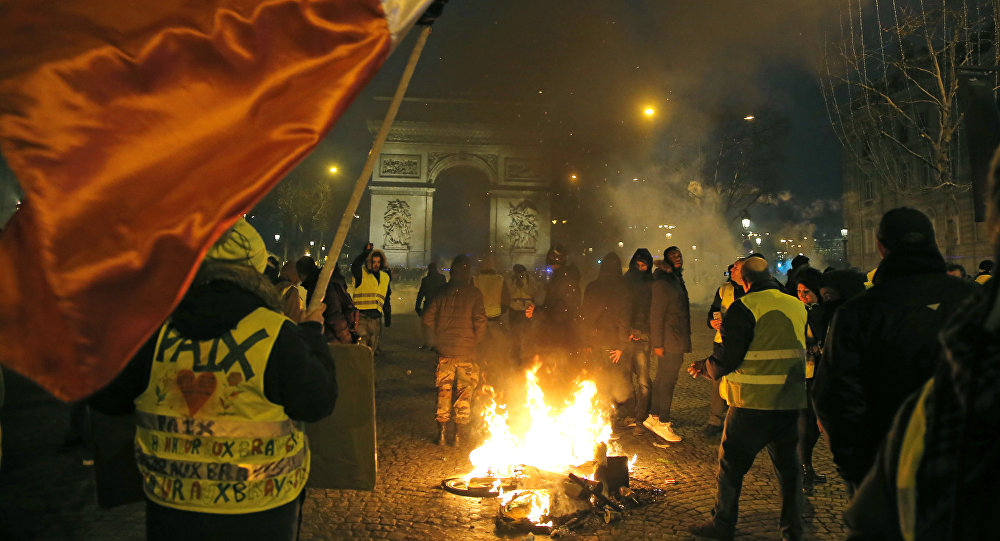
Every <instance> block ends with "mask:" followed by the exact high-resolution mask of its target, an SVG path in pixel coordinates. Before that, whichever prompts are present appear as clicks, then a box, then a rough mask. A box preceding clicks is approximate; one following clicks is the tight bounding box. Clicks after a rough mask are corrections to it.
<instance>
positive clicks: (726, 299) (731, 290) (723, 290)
mask: <svg viewBox="0 0 1000 541" xmlns="http://www.w3.org/2000/svg"><path fill="white" fill-rule="evenodd" d="M719 299H721V300H722V302H721V303H720V304H719V306H720V307H721V308H722V309H721V310H720V312H722V315H723V316H725V315H726V310H729V305H730V304H733V301H735V300H736V287H735V286H734V285H733V283H732V282H729V281H727V282H726V283H724V284H722V285H721V286H719ZM715 343H716V344H721V343H722V331H721V330H719V329H716V330H715Z"/></svg>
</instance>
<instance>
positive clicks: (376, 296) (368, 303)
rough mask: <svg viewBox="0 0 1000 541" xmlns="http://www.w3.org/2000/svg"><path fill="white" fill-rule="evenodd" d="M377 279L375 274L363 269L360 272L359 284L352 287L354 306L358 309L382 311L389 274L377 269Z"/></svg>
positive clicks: (387, 289) (387, 288)
mask: <svg viewBox="0 0 1000 541" xmlns="http://www.w3.org/2000/svg"><path fill="white" fill-rule="evenodd" d="M378 274H379V279H378V280H376V279H375V275H374V274H372V273H370V272H368V271H364V272H362V273H361V284H360V285H358V287H356V288H354V306H355V307H356V308H357V309H358V310H378V311H379V313H382V305H384V304H385V297H386V295H388V293H389V275H388V274H386V273H385V271H378Z"/></svg>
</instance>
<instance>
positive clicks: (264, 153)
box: [0, 0, 431, 400]
mask: <svg viewBox="0 0 1000 541" xmlns="http://www.w3.org/2000/svg"><path fill="white" fill-rule="evenodd" d="M430 3H431V0H325V1H324V0H298V1H295V0H264V1H260V0H258V1H251V0H199V1H197V2H191V1H185V0H156V1H150V0H133V1H131V2H121V1H120V0H58V1H56V0H43V1H39V0H12V1H7V2H4V3H3V4H0V35H2V36H3V38H2V39H0V150H2V151H3V154H4V156H5V157H6V160H7V163H8V164H9V165H10V167H11V169H12V170H13V171H14V173H15V174H16V175H17V178H18V180H19V181H20V183H21V187H22V190H23V192H24V194H25V197H24V203H23V206H22V208H21V210H19V211H18V212H17V213H16V214H15V215H14V217H13V218H12V219H11V221H10V222H9V223H8V224H7V227H6V228H5V229H4V231H3V233H2V234H0V235H2V236H0V268H4V269H7V270H8V272H6V273H4V277H3V278H2V279H0V362H2V363H3V364H5V365H6V366H8V367H10V368H12V369H14V370H16V371H17V372H20V373H21V374H24V375H26V376H28V377H30V378H32V379H33V380H35V381H36V382H38V383H39V384H41V385H42V386H44V387H45V388H46V389H48V390H49V391H51V392H52V393H53V394H55V395H56V396H58V397H60V398H62V399H66V400H70V399H78V398H82V397H84V396H87V395H88V394H90V393H92V392H93V391H95V390H97V389H99V388H101V387H102V386H104V385H105V384H107V383H108V382H109V381H110V380H111V378H113V377H114V375H115V374H117V373H118V371H119V370H120V369H121V368H122V367H123V366H124V364H125V363H126V362H127V361H128V360H129V358H131V356H132V355H133V354H134V353H135V351H136V350H137V349H138V348H139V347H140V346H141V345H142V343H143V342H144V341H145V340H146V339H148V338H149V336H151V335H152V333H153V332H154V331H155V330H156V329H157V328H158V327H159V326H160V324H161V323H162V322H163V320H164V319H165V318H166V317H167V316H168V315H169V314H170V312H171V311H172V310H173V308H174V307H175V306H176V305H177V303H178V302H179V301H180V298H181V296H182V293H183V292H184V291H185V290H186V289H187V286H188V285H189V283H190V281H191V279H192V278H193V275H194V272H195V270H196V268H197V265H198V263H199V262H200V261H201V258H202V256H203V255H204V253H205V251H206V250H207V249H208V247H209V246H210V245H211V244H212V243H213V242H214V240H215V239H216V238H217V237H218V236H219V235H220V234H221V233H222V232H223V231H225V230H226V229H227V228H228V227H230V226H231V225H232V224H233V223H234V222H235V221H236V220H237V219H238V218H239V217H240V216H242V215H243V213H245V212H246V211H247V210H248V209H250V208H252V207H253V206H254V205H255V204H256V203H257V202H258V201H259V200H260V199H261V198H262V197H263V196H264V195H265V194H266V193H267V192H268V191H269V190H270V189H271V188H273V187H274V185H275V184H276V183H277V182H278V181H279V180H281V178H282V177H283V176H284V175H285V174H286V173H287V172H288V171H289V170H290V169H291V168H292V167H293V166H295V164H297V163H298V162H299V161H300V160H302V159H303V158H304V157H305V156H306V154H308V153H309V151H310V150H311V149H312V148H313V147H314V146H315V145H316V144H317V143H318V142H319V141H320V139H321V138H322V137H323V136H324V135H325V134H326V133H327V131H329V129H330V127H331V126H332V125H333V123H334V121H335V120H336V119H337V118H338V117H339V116H340V115H341V114H342V113H343V111H344V109H345V108H346V107H347V106H348V104H350V102H351V100H352V99H353V98H354V97H355V96H356V95H357V94H358V92H359V91H360V90H361V88H362V87H363V86H364V85H365V84H366V83H367V82H368V81H369V80H370V79H371V78H372V76H374V74H375V72H376V71H377V70H378V68H379V67H380V66H381V65H382V62H383V61H384V60H385V59H386V57H387V56H388V54H389V52H390V50H391V48H392V47H393V46H394V44H395V43H398V41H399V39H400V38H401V36H402V35H404V34H405V31H406V30H408V29H409V27H410V26H411V25H412V24H413V22H414V21H415V20H416V18H417V17H419V15H420V14H421V13H422V12H423V11H424V9H426V7H427V5H428V4H430Z"/></svg>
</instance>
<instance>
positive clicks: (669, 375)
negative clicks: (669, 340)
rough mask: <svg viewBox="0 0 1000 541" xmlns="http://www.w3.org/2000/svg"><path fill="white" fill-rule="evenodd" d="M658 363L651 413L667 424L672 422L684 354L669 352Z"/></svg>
mask: <svg viewBox="0 0 1000 541" xmlns="http://www.w3.org/2000/svg"><path fill="white" fill-rule="evenodd" d="M656 362H657V365H656V380H655V381H653V396H652V400H651V402H652V404H651V405H650V410H649V412H650V413H651V414H653V415H657V416H659V418H660V422H662V423H666V422H668V421H670V405H671V404H673V402H674V387H675V386H676V385H677V375H678V374H679V373H680V371H681V364H683V363H684V354H683V353H672V352H670V351H667V352H664V354H663V357H659V358H658V359H657V360H656Z"/></svg>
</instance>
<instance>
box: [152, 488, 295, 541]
mask: <svg viewBox="0 0 1000 541" xmlns="http://www.w3.org/2000/svg"><path fill="white" fill-rule="evenodd" d="M305 499H306V491H305V490H303V491H302V494H300V495H299V497H298V498H296V499H294V500H292V501H290V502H288V503H286V504H285V505H282V506H280V507H275V508H274V509H268V510H267V511H260V512H257V513H245V514H241V515H219V514H214V513H196V512H193V511H180V510H178V509H172V508H170V507H164V506H162V505H157V504H155V503H153V502H151V501H149V500H146V539H147V540H149V541H178V540H179V539H183V540H184V541H202V540H203V541H215V540H218V539H268V540H273V541H294V540H296V539H298V538H299V526H300V525H301V523H302V503H303V502H304V501H305Z"/></svg>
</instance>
